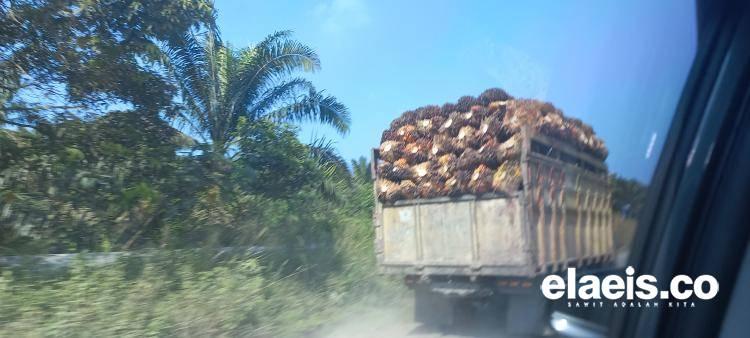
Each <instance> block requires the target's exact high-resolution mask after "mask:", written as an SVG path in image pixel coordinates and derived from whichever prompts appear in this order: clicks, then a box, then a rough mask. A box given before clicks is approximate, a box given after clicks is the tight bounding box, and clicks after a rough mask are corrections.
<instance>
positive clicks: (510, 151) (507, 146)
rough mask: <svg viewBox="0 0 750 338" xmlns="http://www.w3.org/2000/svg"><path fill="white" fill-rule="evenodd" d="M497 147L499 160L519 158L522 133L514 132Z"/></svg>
mask: <svg viewBox="0 0 750 338" xmlns="http://www.w3.org/2000/svg"><path fill="white" fill-rule="evenodd" d="M496 149H497V152H496V155H497V160H498V161H499V162H504V161H508V160H511V159H516V158H518V157H519V156H521V135H520V134H514V135H513V136H511V137H510V138H509V139H507V140H506V141H505V142H503V143H501V144H500V146H499V147H497V148H496Z"/></svg>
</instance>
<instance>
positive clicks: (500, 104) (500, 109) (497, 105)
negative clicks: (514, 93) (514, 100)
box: [487, 101, 508, 119]
mask: <svg viewBox="0 0 750 338" xmlns="http://www.w3.org/2000/svg"><path fill="white" fill-rule="evenodd" d="M507 104H508V101H493V102H490V104H489V105H487V109H488V110H489V111H490V112H491V113H499V114H500V118H501V119H502V116H503V115H505V110H506V107H507Z"/></svg>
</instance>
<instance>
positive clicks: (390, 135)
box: [380, 129, 396, 143]
mask: <svg viewBox="0 0 750 338" xmlns="http://www.w3.org/2000/svg"><path fill="white" fill-rule="evenodd" d="M395 140H396V133H395V132H394V131H393V130H392V129H386V130H385V131H383V134H382V135H381V136H380V143H383V142H385V141H395Z"/></svg>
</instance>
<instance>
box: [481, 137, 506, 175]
mask: <svg viewBox="0 0 750 338" xmlns="http://www.w3.org/2000/svg"><path fill="white" fill-rule="evenodd" d="M498 147H499V145H498V143H497V141H495V139H494V138H490V139H489V140H487V141H486V142H484V144H482V146H481V147H479V149H477V153H479V157H480V159H481V163H483V164H486V165H487V166H490V167H492V168H495V167H497V166H498V164H500V161H499V160H498V159H497V150H498Z"/></svg>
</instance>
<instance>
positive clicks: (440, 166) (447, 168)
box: [435, 154, 458, 179]
mask: <svg viewBox="0 0 750 338" xmlns="http://www.w3.org/2000/svg"><path fill="white" fill-rule="evenodd" d="M457 163H458V161H457V158H456V155H453V154H445V155H443V156H440V158H438V162H437V168H436V169H435V172H436V173H437V175H438V177H442V178H444V179H447V178H450V177H451V176H453V173H454V172H455V171H456V169H457Z"/></svg>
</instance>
